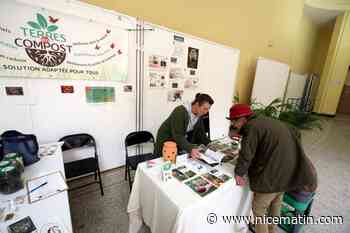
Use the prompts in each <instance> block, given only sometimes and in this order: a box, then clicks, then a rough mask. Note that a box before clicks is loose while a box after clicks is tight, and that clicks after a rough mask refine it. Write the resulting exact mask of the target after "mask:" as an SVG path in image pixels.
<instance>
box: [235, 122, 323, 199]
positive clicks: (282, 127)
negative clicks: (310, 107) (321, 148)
mask: <svg viewBox="0 0 350 233" xmlns="http://www.w3.org/2000/svg"><path fill="white" fill-rule="evenodd" d="M241 133H242V135H243V139H242V149H241V151H240V155H239V158H238V162H237V166H236V168H235V174H237V175H239V176H243V175H245V174H248V176H249V182H250V188H251V190H252V191H254V192H261V193H275V192H286V191H291V190H300V189H302V187H304V186H306V185H315V184H316V183H317V180H316V179H317V178H316V176H315V174H314V172H313V171H312V169H311V166H312V165H311V164H310V163H311V162H310V161H309V160H308V158H307V157H306V155H305V153H304V150H303V148H302V145H301V142H300V134H299V132H298V131H297V130H296V129H294V128H291V127H289V126H287V125H286V124H285V123H283V122H281V121H278V120H274V119H271V118H268V117H264V116H258V117H253V118H251V119H249V120H248V122H247V124H246V125H245V126H244V127H243V129H242V132H241Z"/></svg>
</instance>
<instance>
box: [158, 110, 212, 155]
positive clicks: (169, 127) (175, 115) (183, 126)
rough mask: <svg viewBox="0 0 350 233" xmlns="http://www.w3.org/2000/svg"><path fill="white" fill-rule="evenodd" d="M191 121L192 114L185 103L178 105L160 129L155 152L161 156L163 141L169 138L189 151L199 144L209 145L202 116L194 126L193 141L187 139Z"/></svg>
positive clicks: (180, 147) (179, 146)
mask: <svg viewBox="0 0 350 233" xmlns="http://www.w3.org/2000/svg"><path fill="white" fill-rule="evenodd" d="M189 121H190V116H189V115H188V112H187V109H186V107H185V106H183V105H180V106H177V107H176V108H175V109H174V110H173V112H172V113H171V114H170V116H169V117H168V118H167V119H166V120H165V121H164V122H163V124H162V125H161V126H160V128H159V129H158V133H157V139H156V145H155V148H154V154H155V155H159V156H161V155H162V147H163V143H164V142H165V141H168V140H173V141H175V142H176V144H177V146H178V148H179V149H180V150H185V151H187V152H191V150H192V149H193V148H195V147H197V145H199V144H204V145H207V144H208V143H209V142H210V139H209V138H208V137H207V135H206V134H205V129H204V124H203V119H202V118H199V119H198V121H197V122H196V124H195V125H194V127H193V135H192V140H191V142H189V141H188V140H187V139H186V130H187V126H188V123H189Z"/></svg>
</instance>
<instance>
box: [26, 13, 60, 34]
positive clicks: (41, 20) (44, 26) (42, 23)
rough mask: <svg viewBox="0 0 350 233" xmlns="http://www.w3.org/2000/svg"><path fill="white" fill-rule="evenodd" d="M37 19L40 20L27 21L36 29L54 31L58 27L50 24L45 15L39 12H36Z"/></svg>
mask: <svg viewBox="0 0 350 233" xmlns="http://www.w3.org/2000/svg"><path fill="white" fill-rule="evenodd" d="M36 19H37V21H38V22H33V21H29V22H27V24H28V25H29V26H31V27H32V28H34V29H37V30H43V31H45V30H47V31H48V32H53V31H56V30H57V29H58V27H57V26H56V25H50V26H49V25H48V23H47V20H46V19H45V17H44V16H43V15H41V14H39V13H38V14H36Z"/></svg>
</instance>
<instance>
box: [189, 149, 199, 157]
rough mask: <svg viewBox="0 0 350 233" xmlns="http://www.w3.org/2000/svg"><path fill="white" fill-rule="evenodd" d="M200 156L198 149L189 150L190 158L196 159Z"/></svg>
mask: <svg viewBox="0 0 350 233" xmlns="http://www.w3.org/2000/svg"><path fill="white" fill-rule="evenodd" d="M200 156H201V154H200V152H199V150H198V149H196V148H194V149H192V150H191V158H193V159H198V158H199V157H200Z"/></svg>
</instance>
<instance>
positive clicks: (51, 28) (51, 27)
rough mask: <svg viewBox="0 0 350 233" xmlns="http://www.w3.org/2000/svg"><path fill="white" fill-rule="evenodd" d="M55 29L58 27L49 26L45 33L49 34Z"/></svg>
mask: <svg viewBox="0 0 350 233" xmlns="http://www.w3.org/2000/svg"><path fill="white" fill-rule="evenodd" d="M57 29H58V27H57V26H56V25H50V26H48V27H47V31H49V32H53V31H56V30H57Z"/></svg>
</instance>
